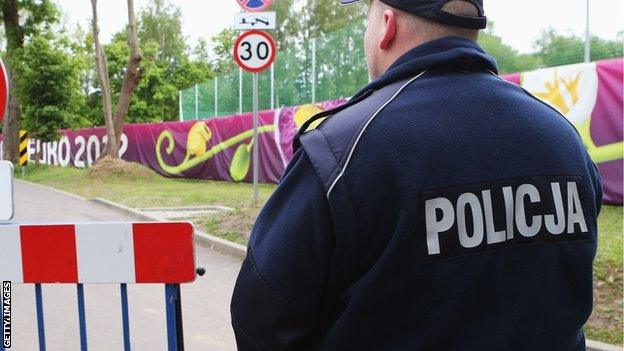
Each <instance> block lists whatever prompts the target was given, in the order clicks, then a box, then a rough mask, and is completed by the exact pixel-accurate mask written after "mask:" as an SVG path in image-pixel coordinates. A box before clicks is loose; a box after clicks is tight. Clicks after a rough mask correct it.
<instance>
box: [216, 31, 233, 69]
mask: <svg viewBox="0 0 624 351" xmlns="http://www.w3.org/2000/svg"><path fill="white" fill-rule="evenodd" d="M236 36H237V34H236V31H235V30H234V29H232V28H226V29H224V30H222V31H221V32H220V33H219V34H217V35H215V36H213V37H212V39H211V40H212V43H213V48H212V51H213V53H214V60H213V61H212V66H213V67H214V70H215V72H216V73H228V72H230V71H231V70H233V69H235V68H236V64H235V63H234V62H233V60H232V48H233V47H234V42H236Z"/></svg>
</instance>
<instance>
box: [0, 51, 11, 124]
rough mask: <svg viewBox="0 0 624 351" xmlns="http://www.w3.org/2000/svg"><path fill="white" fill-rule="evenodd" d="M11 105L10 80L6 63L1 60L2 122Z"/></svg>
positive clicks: (0, 94) (0, 119)
mask: <svg viewBox="0 0 624 351" xmlns="http://www.w3.org/2000/svg"><path fill="white" fill-rule="evenodd" d="M8 103H9V80H8V75H7V71H6V68H5V67H4V62H2V59H1V58H0V122H2V119H3V118H4V113H5V112H6V110H7V105H8Z"/></svg>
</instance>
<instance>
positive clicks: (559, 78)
mask: <svg viewBox="0 0 624 351" xmlns="http://www.w3.org/2000/svg"><path fill="white" fill-rule="evenodd" d="M622 65H623V61H622V59H614V60H605V61H599V62H594V63H588V64H578V65H570V66H561V67H554V68H547V69H542V70H537V71H532V72H524V73H516V74H511V75H506V76H504V77H503V78H505V79H507V80H509V81H511V82H513V83H516V84H520V85H522V86H523V87H524V88H525V89H526V90H528V91H530V92H531V93H532V94H534V95H535V96H537V97H539V98H540V99H542V100H544V101H546V102H547V103H549V104H551V105H552V106H553V107H555V108H556V109H558V110H559V111H561V112H562V113H563V114H564V115H565V116H566V118H568V119H569V120H570V121H571V122H572V123H573V124H574V125H575V127H576V128H577V130H578V131H579V134H580V135H581V137H582V138H583V141H584V142H585V145H586V147H587V149H588V151H589V153H590V155H591V156H592V158H593V159H594V161H595V162H596V163H597V164H598V166H599V168H600V172H601V175H602V178H603V184H604V189H605V197H604V199H605V202H607V203H614V204H622V183H623V175H622V168H623V160H622V158H623V156H624V142H623V141H622V140H623V138H622V120H623V111H622V104H623V96H622V91H623V82H622V73H623V72H622V71H623V70H622V67H623V66H622ZM344 101H345V100H333V101H326V102H322V103H318V104H308V105H303V106H293V107H285V108H281V109H277V110H269V111H261V112H260V126H259V140H258V147H259V154H260V162H259V164H260V168H259V179H260V181H261V182H265V183H269V182H272V183H276V182H277V181H278V180H279V178H280V175H281V173H282V172H283V170H284V168H285V166H286V164H287V163H288V161H289V160H290V158H291V157H292V153H293V150H292V140H293V138H294V136H295V135H296V133H297V131H298V129H299V127H300V126H301V125H302V124H303V123H304V122H305V121H306V120H307V119H308V118H310V117H311V116H312V115H314V114H316V113H318V112H320V111H323V110H326V109H330V108H333V107H335V106H338V105H340V104H342V103H344ZM62 134H63V135H64V136H63V137H62V138H61V140H59V141H55V142H49V143H40V142H39V141H36V140H31V141H30V142H29V148H28V154H29V157H30V158H31V160H32V159H34V158H35V157H37V158H38V159H39V161H40V162H42V163H45V164H50V165H60V166H74V167H89V166H91V165H92V164H93V163H94V162H95V160H97V158H98V157H99V154H100V152H101V150H103V149H104V144H106V135H105V130H104V128H102V127H100V128H92V129H81V130H76V131H72V130H65V131H63V133H62ZM252 135H253V130H252V116H251V114H250V113H247V114H242V115H233V116H227V117H219V118H214V119H209V120H200V121H186V122H167V123H149V124H131V125H126V126H125V127H124V134H123V136H122V144H121V150H120V155H121V157H122V158H123V159H125V160H127V161H132V162H138V163H141V164H143V165H145V166H148V167H150V168H151V169H153V170H155V171H156V172H158V173H160V174H162V175H164V176H168V177H188V178H199V179H215V180H226V181H245V182H250V181H251V179H252V162H251V161H252V154H253V149H254V147H255V145H253V143H252ZM35 155H37V156H35Z"/></svg>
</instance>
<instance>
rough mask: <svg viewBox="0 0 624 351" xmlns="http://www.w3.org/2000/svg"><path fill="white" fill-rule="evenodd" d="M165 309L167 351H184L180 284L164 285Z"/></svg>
mask: <svg viewBox="0 0 624 351" xmlns="http://www.w3.org/2000/svg"><path fill="white" fill-rule="evenodd" d="M165 309H166V312H167V344H168V345H169V348H168V350H169V351H184V333H183V327H182V296H181V295H180V284H165Z"/></svg>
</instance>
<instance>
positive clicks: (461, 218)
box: [419, 176, 591, 262]
mask: <svg viewBox="0 0 624 351" xmlns="http://www.w3.org/2000/svg"><path fill="white" fill-rule="evenodd" d="M582 184H583V183H582V180H581V177H578V176H540V177H528V178H518V179H514V180H506V181H494V182H487V183H478V184H469V185H462V186H457V187H452V188H443V189H437V190H431V191H426V192H423V193H422V194H421V204H422V206H420V211H422V212H421V213H420V214H419V218H421V219H422V220H423V221H424V224H423V226H422V227H421V226H419V227H420V228H423V227H424V228H425V233H426V235H422V239H421V240H422V245H421V253H422V254H421V256H422V258H423V261H425V262H431V261H435V260H439V259H444V258H450V257H456V256H463V255H469V254H476V253H481V252H486V251H492V250H498V249H504V248H509V247H515V246H519V245H528V244H547V243H553V242H568V241H570V242H571V241H585V240H591V233H590V232H589V230H588V228H587V220H586V218H585V213H587V209H588V207H587V202H586V199H584V198H583V196H582V195H583V194H584V193H583V189H581V187H582Z"/></svg>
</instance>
